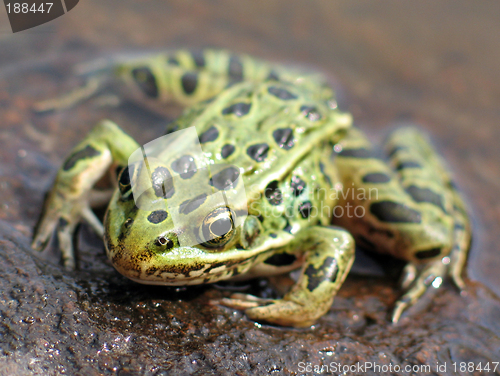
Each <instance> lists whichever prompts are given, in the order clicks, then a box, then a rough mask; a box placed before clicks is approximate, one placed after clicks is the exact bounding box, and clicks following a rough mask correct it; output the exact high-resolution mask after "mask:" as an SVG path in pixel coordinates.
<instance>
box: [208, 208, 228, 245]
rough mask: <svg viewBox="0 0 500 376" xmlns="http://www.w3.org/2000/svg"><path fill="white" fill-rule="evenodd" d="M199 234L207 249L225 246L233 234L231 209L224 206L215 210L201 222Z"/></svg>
mask: <svg viewBox="0 0 500 376" xmlns="http://www.w3.org/2000/svg"><path fill="white" fill-rule="evenodd" d="M201 232H202V233H203V238H204V239H205V242H204V243H202V245H204V246H205V247H207V248H219V247H222V246H223V245H224V244H226V243H227V242H228V241H229V240H231V238H232V237H233V234H234V219H233V213H232V212H231V209H229V208H228V207H226V206H222V207H220V208H217V209H215V210H214V211H212V212H211V213H210V214H209V215H207V216H206V217H205V219H204V220H203V224H202V226H201Z"/></svg>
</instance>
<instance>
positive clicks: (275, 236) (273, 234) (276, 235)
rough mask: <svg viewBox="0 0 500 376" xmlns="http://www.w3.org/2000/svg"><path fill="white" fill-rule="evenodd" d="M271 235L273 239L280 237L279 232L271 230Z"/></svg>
mask: <svg viewBox="0 0 500 376" xmlns="http://www.w3.org/2000/svg"><path fill="white" fill-rule="evenodd" d="M269 236H270V237H271V238H273V239H276V238H277V237H278V234H275V233H274V232H271V233H270V234H269Z"/></svg>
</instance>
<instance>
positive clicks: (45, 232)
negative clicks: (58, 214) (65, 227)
mask: <svg viewBox="0 0 500 376" xmlns="http://www.w3.org/2000/svg"><path fill="white" fill-rule="evenodd" d="M56 226H57V218H53V219H44V220H43V221H41V222H40V223H39V224H38V226H37V228H36V230H35V234H34V236H33V240H32V242H31V248H33V249H34V250H37V251H39V252H42V251H43V250H44V249H45V248H46V247H47V244H48V242H49V240H50V238H51V237H52V234H53V233H54V230H55V228H56Z"/></svg>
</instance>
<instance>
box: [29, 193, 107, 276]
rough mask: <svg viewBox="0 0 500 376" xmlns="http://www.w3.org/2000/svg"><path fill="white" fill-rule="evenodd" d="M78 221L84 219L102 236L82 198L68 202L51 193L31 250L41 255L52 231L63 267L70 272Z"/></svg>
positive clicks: (96, 220) (62, 196)
mask: <svg viewBox="0 0 500 376" xmlns="http://www.w3.org/2000/svg"><path fill="white" fill-rule="evenodd" d="M55 189H57V187H56V188H55ZM81 219H84V220H85V221H86V222H87V223H88V224H89V225H90V226H91V227H92V229H93V230H94V231H95V232H96V233H97V234H98V235H99V236H103V235H104V228H103V226H102V223H101V221H100V220H99V219H98V218H97V217H96V215H95V214H94V212H93V211H92V209H91V208H90V206H89V204H88V202H87V200H86V199H85V198H80V199H69V198H67V197H65V195H64V194H63V193H62V192H59V191H57V190H53V191H52V192H50V193H49V195H48V196H47V198H46V201H45V205H44V212H43V215H42V217H41V218H40V221H39V222H38V225H37V228H36V230H35V235H34V237H33V241H32V248H33V249H35V250H38V251H43V250H44V249H45V248H46V246H47V244H48V242H49V241H50V239H51V238H52V235H53V234H54V231H55V232H56V235H57V240H58V242H59V248H60V250H61V253H62V259H63V265H64V267H65V268H66V269H69V270H72V269H74V268H75V257H74V250H73V235H74V233H75V229H76V226H77V225H78V223H79V222H80V220H81Z"/></svg>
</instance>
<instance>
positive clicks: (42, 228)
mask: <svg viewBox="0 0 500 376" xmlns="http://www.w3.org/2000/svg"><path fill="white" fill-rule="evenodd" d="M138 147H139V145H138V144H137V143H136V142H135V141H134V140H133V139H132V138H130V136H128V135H127V134H125V133H124V132H123V131H122V130H121V129H120V128H119V127H118V126H117V125H116V124H114V123H112V122H110V121H102V122H100V123H98V124H97V125H96V126H95V127H94V129H93V130H92V131H91V132H90V133H89V134H88V135H87V136H86V137H85V139H84V140H83V141H82V142H81V143H80V144H78V145H77V146H76V147H75V148H74V149H73V150H72V151H71V153H70V155H69V156H68V157H67V158H66V160H65V162H64V163H63V165H62V167H61V168H60V169H59V171H58V173H57V177H56V180H55V183H54V186H53V187H52V189H51V190H50V192H49V194H48V195H47V198H46V200H45V203H44V208H43V212H42V216H41V218H40V221H39V223H38V226H37V228H36V231H35V235H34V237H33V243H32V246H33V248H35V249H38V250H43V248H44V247H45V245H46V244H47V242H48V240H49V239H50V237H51V236H52V233H53V231H54V230H55V229H56V228H57V236H58V239H59V245H60V248H61V251H62V254H63V261H64V265H65V266H66V267H67V268H70V269H71V268H74V265H75V261H74V255H73V246H72V235H73V232H74V229H75V227H76V225H77V223H78V222H79V221H80V219H81V218H84V219H85V220H87V221H88V222H89V224H90V225H91V226H92V227H93V228H94V229H95V230H96V231H97V232H98V233H99V234H102V233H103V229H102V225H101V223H100V221H99V220H98V219H97V218H96V217H95V215H94V214H93V212H92V210H91V209H90V207H89V202H88V201H89V193H90V191H91V189H92V187H93V186H94V184H95V183H96V182H97V181H98V180H99V179H100V178H101V177H102V176H103V175H104V174H105V173H106V171H107V170H108V168H109V167H110V166H111V164H112V163H113V162H116V163H117V164H120V165H126V164H127V162H128V157H129V155H130V154H131V153H132V152H133V151H134V150H136V149H137V148H138Z"/></svg>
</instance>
